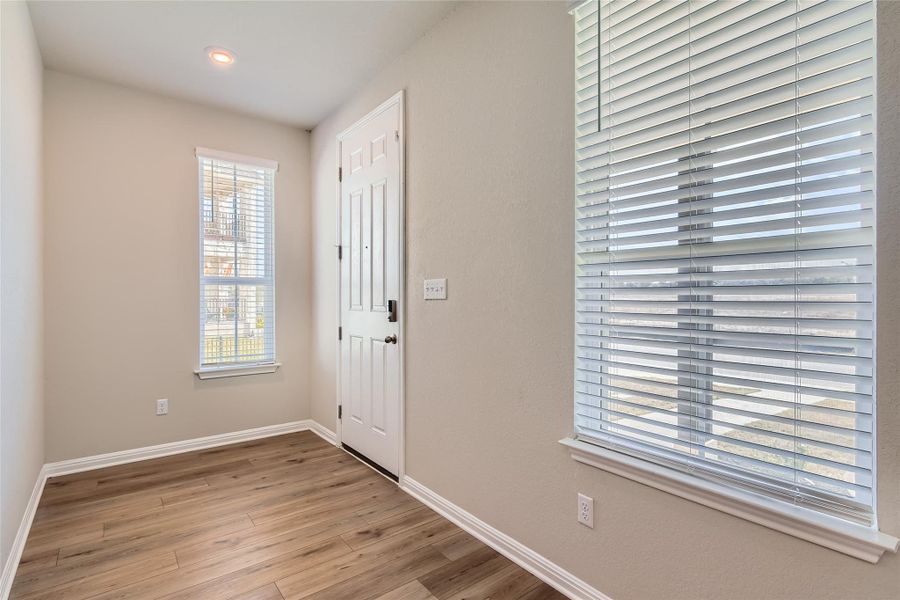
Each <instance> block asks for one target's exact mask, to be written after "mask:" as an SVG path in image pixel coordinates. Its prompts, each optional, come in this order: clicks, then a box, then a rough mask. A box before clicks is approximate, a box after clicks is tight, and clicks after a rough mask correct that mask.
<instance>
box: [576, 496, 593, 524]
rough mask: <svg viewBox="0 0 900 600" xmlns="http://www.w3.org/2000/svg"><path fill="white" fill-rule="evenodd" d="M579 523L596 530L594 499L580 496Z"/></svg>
mask: <svg viewBox="0 0 900 600" xmlns="http://www.w3.org/2000/svg"><path fill="white" fill-rule="evenodd" d="M578 522H579V523H581V524H582V525H584V526H585V527H590V528H591V529H593V528H594V499H593V498H591V497H590V496H585V495H584V494H578Z"/></svg>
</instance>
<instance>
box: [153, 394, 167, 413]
mask: <svg viewBox="0 0 900 600" xmlns="http://www.w3.org/2000/svg"><path fill="white" fill-rule="evenodd" d="M156 414H157V415H167V414H169V400H168V399H167V398H162V399H160V400H157V401H156Z"/></svg>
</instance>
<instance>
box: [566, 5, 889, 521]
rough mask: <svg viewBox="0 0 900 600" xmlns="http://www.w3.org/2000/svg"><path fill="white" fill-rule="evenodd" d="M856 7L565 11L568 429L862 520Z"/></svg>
mask: <svg viewBox="0 0 900 600" xmlns="http://www.w3.org/2000/svg"><path fill="white" fill-rule="evenodd" d="M873 13H874V10H873V6H872V2H866V1H821V0H789V1H784V2H758V1H754V0H750V1H746V2H739V1H730V0H729V1H693V0H690V1H682V2H676V1H673V0H666V1H662V2H655V1H644V0H639V1H633V2H629V1H626V0H600V1H599V2H596V1H595V2H589V3H586V4H584V5H582V6H580V7H578V8H577V9H576V10H575V13H574V14H575V21H576V54H577V57H576V69H577V72H576V82H577V84H576V102H577V110H576V113H577V122H576V127H577V196H578V207H577V255H578V269H577V334H576V345H577V353H576V354H577V358H576V363H577V364H576V384H575V389H576V428H577V432H578V435H579V437H581V438H584V439H587V440H590V441H594V442H599V443H601V444H605V445H612V446H614V447H615V448H617V449H620V450H622V451H626V452H631V453H634V454H638V455H640V456H643V457H646V458H648V459H650V460H654V461H657V462H661V463H664V464H667V465H671V466H675V467H677V468H681V469H687V470H690V471H692V472H694V473H696V474H697V475H698V476H702V477H707V478H716V479H719V480H721V479H723V478H724V479H727V480H728V481H729V482H731V483H734V484H735V485H740V486H746V487H747V488H749V489H752V490H754V491H757V492H761V493H765V494H768V495H772V496H776V497H780V498H784V499H788V500H790V501H792V502H803V503H807V504H808V505H809V506H813V507H815V508H817V509H818V510H821V511H823V512H827V513H830V514H834V515H838V516H842V517H844V518H848V519H851V520H855V521H860V522H864V523H871V521H872V509H871V507H872V495H873V455H872V451H873V447H872V434H873V431H874V424H873V407H874V401H873V361H872V356H873V354H872V353H873V323H872V320H873V316H874V308H873V304H872V303H873V299H874V296H873V285H874V279H873V277H874V270H873V259H874V254H873V244H874V235H873V227H874V215H873V211H874V203H875V198H874V194H873V185H874V176H873V172H872V170H873V165H874V160H873V155H872V153H873V149H874V146H873V139H872V137H873V90H874V82H873V73H874V68H873V62H874V48H873V41H872V36H873V34H874V29H873V22H872V20H873Z"/></svg>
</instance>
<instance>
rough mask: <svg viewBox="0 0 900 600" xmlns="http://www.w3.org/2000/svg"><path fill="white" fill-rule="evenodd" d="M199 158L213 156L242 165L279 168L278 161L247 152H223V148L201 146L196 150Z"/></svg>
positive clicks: (275, 169)
mask: <svg viewBox="0 0 900 600" xmlns="http://www.w3.org/2000/svg"><path fill="white" fill-rule="evenodd" d="M194 155H195V156H196V157H197V158H211V159H214V160H224V161H228V162H233V163H239V164H242V165H253V166H254V167H262V168H264V169H272V170H273V171H277V170H278V161H277V160H269V159H268V158H258V157H256V156H247V155H246V154H236V153H234V152H223V151H222V150H210V149H209V148H200V147H199V146H198V147H197V148H196V149H195V150H194Z"/></svg>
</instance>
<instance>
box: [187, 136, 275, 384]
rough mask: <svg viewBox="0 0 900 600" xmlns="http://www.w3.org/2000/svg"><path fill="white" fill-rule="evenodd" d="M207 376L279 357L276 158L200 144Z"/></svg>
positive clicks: (269, 367) (257, 366)
mask: <svg viewBox="0 0 900 600" xmlns="http://www.w3.org/2000/svg"><path fill="white" fill-rule="evenodd" d="M197 159H198V167H199V187H200V194H199V195H200V232H199V234H200V307H199V308H200V311H199V312H200V315H199V316H200V348H199V365H200V366H199V368H198V369H197V370H196V371H195V372H196V373H197V375H198V376H199V377H200V378H201V379H212V378H218V377H227V376H235V375H251V374H262V373H271V372H274V370H275V369H276V368H277V367H278V366H279V365H278V363H276V362H275V270H274V266H275V265H274V260H275V250H274V242H275V240H274V225H275V172H276V171H277V169H278V164H277V163H276V162H274V161H269V160H264V159H257V158H253V157H248V156H243V155H238V154H231V153H226V152H219V151H215V150H208V149H206V148H198V149H197Z"/></svg>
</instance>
